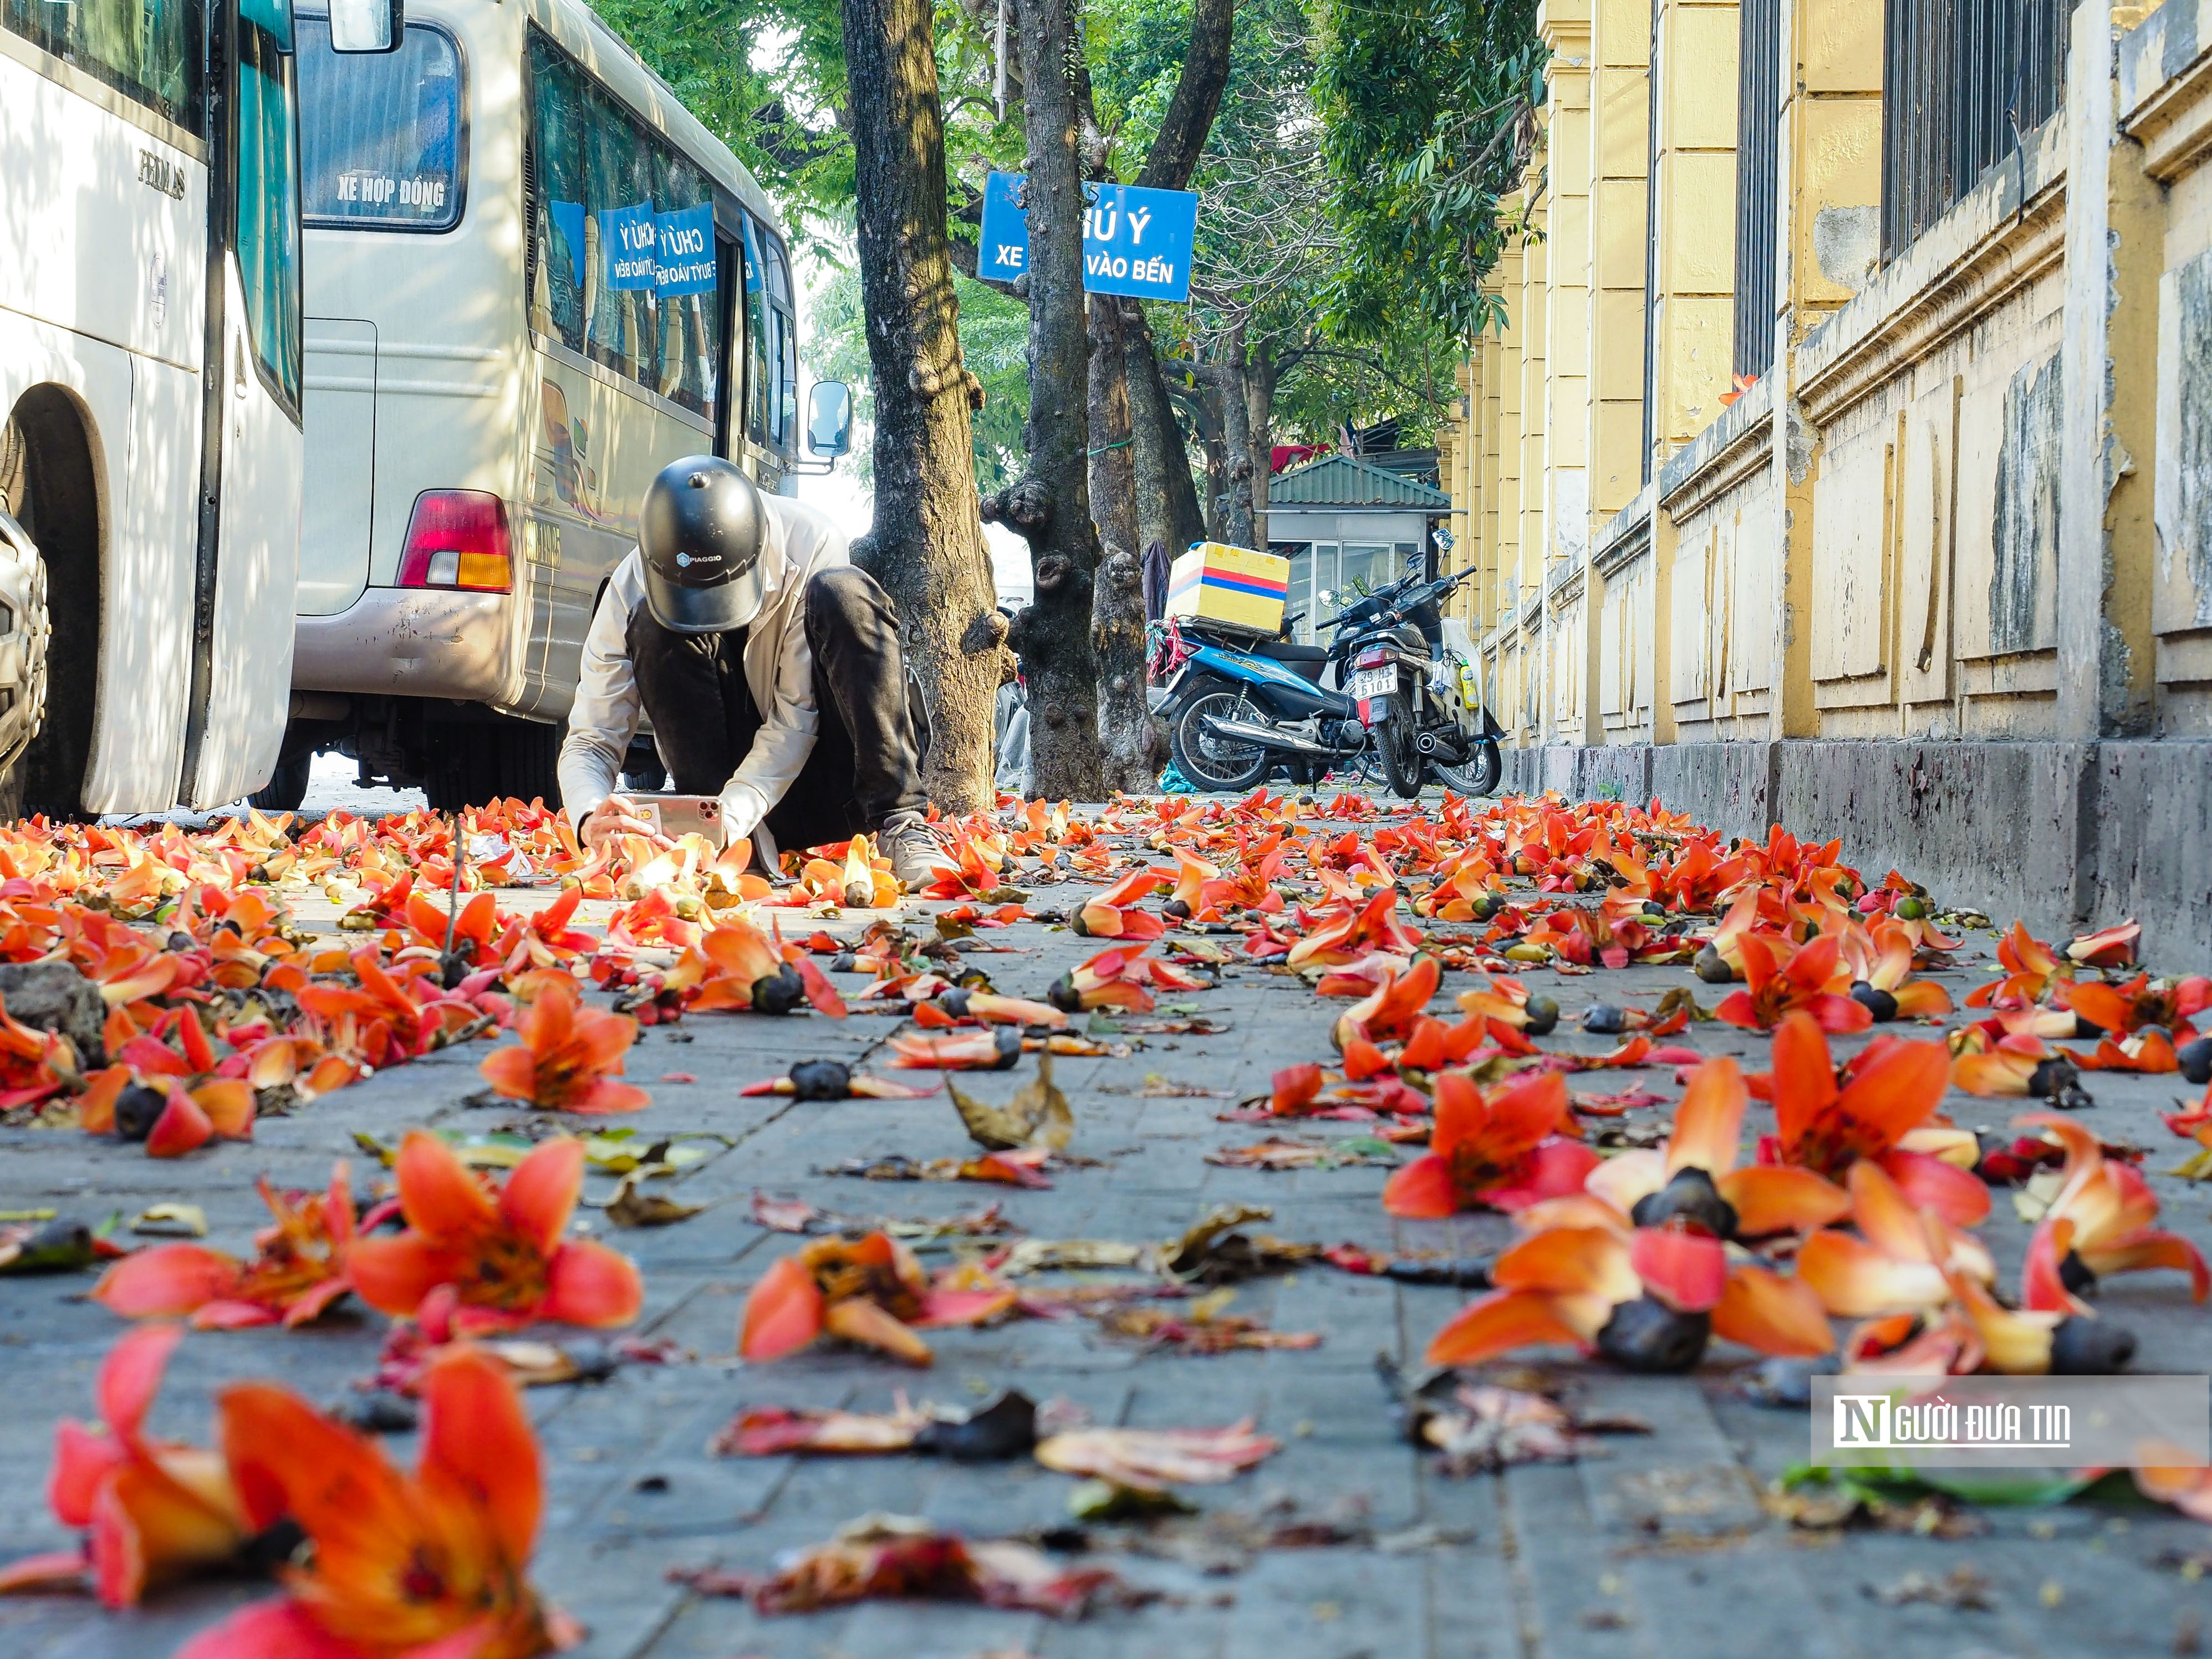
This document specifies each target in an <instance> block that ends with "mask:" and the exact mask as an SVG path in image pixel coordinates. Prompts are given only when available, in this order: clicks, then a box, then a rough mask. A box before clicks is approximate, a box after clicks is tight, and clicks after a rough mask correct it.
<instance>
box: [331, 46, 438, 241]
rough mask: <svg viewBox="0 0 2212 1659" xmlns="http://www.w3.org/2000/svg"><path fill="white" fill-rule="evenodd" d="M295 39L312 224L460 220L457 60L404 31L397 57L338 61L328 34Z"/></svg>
mask: <svg viewBox="0 0 2212 1659" xmlns="http://www.w3.org/2000/svg"><path fill="white" fill-rule="evenodd" d="M299 32H300V160H301V172H302V173H304V174H305V178H304V179H303V180H302V182H303V184H304V185H305V191H304V199H303V201H302V204H301V205H302V206H303V208H304V210H305V211H306V215H307V222H308V223H309V224H311V225H341V226H355V227H374V228H378V229H394V228H408V229H422V230H448V229H451V228H453V226H454V225H456V224H458V223H459V222H460V217H461V191H462V185H463V179H462V173H461V166H462V158H461V57H460V52H459V50H457V49H456V48H455V46H454V45H453V41H452V40H451V39H449V38H448V37H447V35H445V34H444V33H441V31H439V30H437V29H434V28H427V27H423V26H422V25H421V24H410V25H409V26H408V28H407V33H406V34H405V36H404V39H403V40H402V43H401V45H400V48H399V50H398V52H389V53H384V54H376V55H363V56H356V55H351V54H349V55H347V56H344V57H340V56H339V55H338V54H337V53H336V52H332V51H331V26H330V23H329V22H328V21H327V20H325V19H324V18H320V17H306V16H303V17H301V19H300V20H299Z"/></svg>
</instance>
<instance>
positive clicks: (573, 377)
mask: <svg viewBox="0 0 2212 1659" xmlns="http://www.w3.org/2000/svg"><path fill="white" fill-rule="evenodd" d="M528 361H529V362H532V363H533V364H534V365H535V366H536V372H537V375H538V401H539V418H538V432H537V434H536V438H537V442H536V443H535V444H534V445H533V449H534V451H535V463H536V464H535V465H533V466H532V471H531V481H530V490H531V511H532V516H533V518H535V519H536V520H538V529H537V531H536V532H535V533H534V536H533V540H534V543H535V548H536V555H535V558H534V559H533V568H532V587H533V592H532V611H531V654H532V674H531V703H530V705H529V708H530V712H532V713H535V714H542V715H544V716H545V717H547V718H549V719H553V720H558V719H561V718H562V717H563V716H564V715H566V714H568V705H569V704H570V703H571V702H574V700H575V694H576V678H577V675H578V673H579V672H580V667H581V663H582V659H583V649H584V635H585V634H586V632H588V631H589V629H590V628H591V625H592V610H593V608H594V607H595V606H596V605H598V603H599V589H600V587H601V586H603V585H604V584H605V581H606V580H607V578H608V577H609V576H611V575H612V574H614V568H615V566H616V565H617V564H618V563H620V562H622V559H623V556H624V555H626V554H627V553H628V552H629V550H630V548H631V547H632V546H634V545H635V543H636V541H637V513H638V507H639V505H640V504H641V502H642V501H644V499H645V487H646V485H647V484H648V483H652V482H653V474H654V473H655V472H656V471H659V468H660V466H661V465H664V464H665V462H667V461H670V460H673V459H675V458H676V456H677V455H678V454H680V453H683V452H682V451H680V450H675V451H670V452H668V453H665V454H662V453H659V452H658V451H657V450H656V449H655V447H654V445H653V431H652V423H653V421H654V419H655V418H656V416H654V415H653V410H651V409H650V408H649V407H648V406H647V405H646V404H642V403H641V402H640V401H639V400H638V399H637V398H632V397H630V396H629V395H627V394H626V393H624V392H619V391H617V390H616V389H615V388H614V387H612V386H609V385H607V384H606V382H605V381H604V380H600V379H599V377H598V376H596V375H592V374H585V373H583V372H582V371H581V370H580V369H577V368H573V367H571V366H570V365H568V364H567V363H564V362H556V361H555V360H554V359H553V357H552V356H550V354H549V353H540V352H532V354H531V355H530V357H529V359H528ZM564 430H565V434H566V435H565V439H564V438H563V436H562V433H563V431H564Z"/></svg>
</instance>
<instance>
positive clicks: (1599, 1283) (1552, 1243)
mask: <svg viewBox="0 0 2212 1659" xmlns="http://www.w3.org/2000/svg"><path fill="white" fill-rule="evenodd" d="M1547 1208H1548V1210H1549V1212H1551V1213H1552V1214H1554V1215H1556V1216H1558V1217H1559V1225H1551V1226H1545V1227H1542V1228H1541V1229H1540V1230H1539V1231H1534V1232H1532V1233H1531V1234H1530V1235H1529V1236H1528V1237H1526V1238H1524V1239H1522V1241H1521V1242H1520V1243H1517V1244H1516V1245H1514V1246H1513V1248H1512V1249H1509V1250H1507V1251H1506V1252H1505V1253H1504V1255H1501V1256H1499V1257H1498V1261H1497V1262H1496V1264H1495V1265H1494V1266H1493V1267H1492V1269H1491V1282H1492V1284H1493V1285H1496V1286H1497V1287H1498V1288H1497V1289H1495V1290H1493V1291H1491V1292H1490V1293H1489V1294H1488V1295H1486V1296H1481V1297H1476V1298H1475V1299H1474V1301H1473V1302H1471V1303H1469V1304H1468V1305H1467V1306H1466V1307H1465V1308H1463V1309H1462V1310H1460V1312H1459V1313H1458V1314H1457V1315H1456V1316H1455V1317H1454V1318H1453V1319H1452V1320H1451V1321H1450V1322H1448V1323H1447V1324H1446V1325H1445V1326H1444V1328H1443V1329H1442V1330H1440V1331H1438V1332H1437V1334H1436V1335H1435V1337H1433V1338H1432V1339H1431V1340H1430V1343H1429V1347H1428V1353H1427V1359H1428V1363H1429V1364H1431V1365H1474V1364H1480V1363H1481V1362H1483V1361H1484V1360H1486V1359H1491V1358H1496V1357H1497V1356H1498V1355H1499V1354H1502V1353H1507V1352H1511V1351H1512V1350H1513V1349H1515V1348H1520V1347H1526V1346H1530V1345H1532V1344H1537V1343H1547V1344H1548V1343H1565V1344H1568V1345H1571V1346H1575V1347H1577V1348H1580V1349H1582V1350H1583V1351H1584V1352H1589V1350H1590V1349H1591V1348H1592V1347H1595V1349H1596V1350H1597V1351H1598V1352H1600V1353H1601V1354H1603V1355H1604V1356H1605V1357H1606V1358H1608V1359H1610V1360H1612V1361H1613V1363H1614V1364H1618V1365H1620V1366H1622V1367H1623V1368H1625V1369H1626V1370H1635V1371H1682V1370H1688V1369H1689V1368H1690V1367H1691V1366H1692V1365H1694V1364H1697V1363H1698V1360H1699V1358H1701V1357H1702V1356H1703V1355H1704V1353H1705V1345H1706V1342H1707V1341H1708V1340H1709V1339H1710V1338H1711V1337H1713V1336H1719V1337H1722V1338H1723V1339H1724V1340H1729V1341H1732V1342H1740V1343H1741V1344H1743V1345H1744V1346H1747V1347H1749V1348H1752V1349H1754V1350H1756V1351H1757V1352H1761V1353H1768V1354H1775V1355H1783V1356H1794V1357H1797V1358H1812V1357H1814V1356H1817V1355H1820V1354H1824V1353H1827V1352H1831V1351H1832V1349H1833V1348H1834V1346H1835V1337H1834V1334H1833V1333H1832V1332H1831V1331H1830V1330H1829V1328H1828V1322H1827V1319H1826V1315H1825V1314H1824V1313H1823V1312H1822V1310H1821V1308H1820V1301H1819V1299H1818V1298H1817V1297H1814V1295H1813V1294H1812V1292H1811V1291H1810V1290H1809V1289H1808V1288H1807V1287H1806V1286H1805V1285H1803V1284H1802V1282H1801V1281H1800V1280H1798V1279H1794V1278H1791V1277H1789V1276H1786V1275H1784V1274H1781V1273H1774V1272H1772V1271H1771V1270H1770V1269H1768V1268H1765V1267H1759V1266H1756V1265H1754V1264H1752V1263H1749V1262H1732V1261H1729V1259H1728V1256H1727V1254H1726V1251H1725V1249H1723V1245H1722V1243H1721V1241H1720V1240H1719V1239H1717V1238H1715V1237H1712V1236H1711V1234H1709V1233H1706V1232H1704V1231H1700V1230H1699V1229H1698V1228H1696V1227H1694V1226H1686V1225H1676V1224H1674V1223H1670V1224H1669V1225H1663V1226H1657V1227H1635V1228H1632V1227H1630V1225H1628V1218H1626V1216H1623V1215H1621V1214H1620V1212H1618V1211H1615V1210H1614V1209H1613V1207H1612V1206H1610V1205H1607V1204H1606V1203H1603V1202H1602V1201H1601V1200H1597V1199H1595V1198H1588V1197H1585V1198H1581V1199H1575V1198H1568V1199H1562V1200H1556V1201H1555V1202H1554V1204H1553V1206H1547Z"/></svg>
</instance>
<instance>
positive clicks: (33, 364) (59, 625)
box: [0, 0, 390, 816]
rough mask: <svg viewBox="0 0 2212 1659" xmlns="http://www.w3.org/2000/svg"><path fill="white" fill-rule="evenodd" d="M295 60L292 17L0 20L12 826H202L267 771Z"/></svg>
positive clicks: (7, 747) (292, 353) (296, 482)
mask: <svg viewBox="0 0 2212 1659" xmlns="http://www.w3.org/2000/svg"><path fill="white" fill-rule="evenodd" d="M386 21H390V20H389V19H388V18H387V20H386ZM347 27H348V28H349V30H350V29H352V28H354V27H357V23H356V21H349V22H348V24H347ZM292 53H293V21H292V12H291V5H290V0H0V420H3V421H4V424H0V766H4V768H5V771H4V775H0V811H4V812H5V814H6V815H8V816H13V815H14V814H15V812H17V811H21V810H26V809H27V810H32V811H48V812H53V813H79V812H140V811H157V810H160V809H162V808H166V807H168V806H170V805H173V804H175V803H177V802H179V801H182V802H185V803H186V804H188V805H192V806H196V807H209V806H214V805H219V804H221V803H222V802H225V801H229V800H234V799H237V798H238V797H239V796H240V795H242V794H244V793H246V791H247V790H249V789H251V788H253V787H256V786H258V785H259V784H261V783H262V782H263V781H264V780H265V779H266V778H267V777H268V776H269V775H270V769H272V768H273V767H274V766H275V764H276V760H277V757H278V749H279V744H280V741H281V739H282V738H283V732H284V724H285V714H286V707H287V699H288V692H289V685H290V679H291V639H290V629H289V617H290V612H291V610H292V583H293V573H294V569H295V564H296V562H297V558H298V551H299V528H300V495H301V472H300V467H301V436H300V418H301V416H300V400H301V297H300V208H299V173H298V168H297V109H298V100H297V96H296V88H295V72H294V58H293V55H292ZM41 589H43V598H42V597H41V591H40V590H41ZM49 627H50V630H51V631H50V632H49ZM42 711H43V716H44V718H43V722H42V723H41V720H40V714H41V712H42ZM34 733H35V735H33V734H34Z"/></svg>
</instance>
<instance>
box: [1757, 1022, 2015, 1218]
mask: <svg viewBox="0 0 2212 1659" xmlns="http://www.w3.org/2000/svg"><path fill="white" fill-rule="evenodd" d="M1950 1084H1951V1054H1950V1050H1949V1049H1948V1048H1945V1047H1944V1046H1943V1045H1942V1043H1940V1042H1887V1041H1883V1040H1877V1041H1876V1042H1875V1043H1874V1044H1873V1045H1871V1046H1870V1047H1869V1048H1868V1049H1867V1050H1866V1052H1865V1053H1864V1054H1862V1055H1860V1056H1859V1059H1858V1062H1857V1068H1856V1070H1855V1072H1854V1073H1853V1075H1852V1077H1851V1079H1850V1083H1849V1084H1848V1085H1844V1087H1842V1088H1840V1089H1838V1087H1837V1085H1836V1072H1835V1066H1834V1065H1833V1063H1832V1061H1831V1060H1830V1059H1829V1055H1828V1042H1827V1039H1826V1037H1824V1036H1821V1035H1820V1027H1819V1026H1817V1025H1815V1024H1814V1023H1813V1020H1812V1018H1811V1016H1809V1015H1808V1014H1804V1013H1793V1014H1791V1015H1790V1016H1789V1017H1788V1018H1785V1019H1784V1021H1783V1022H1782V1024H1781V1026H1780V1027H1779V1029H1778V1030H1776V1032H1775V1034H1774V1121H1775V1127H1776V1128H1777V1130H1778V1135H1777V1142H1778V1146H1779V1148H1780V1151H1781V1154H1782V1161H1783V1162H1784V1163H1785V1164H1799V1165H1802V1167H1803V1168H1805V1169H1808V1170H1813V1171H1814V1173H1816V1174H1819V1175H1824V1176H1827V1177H1828V1178H1829V1179H1830V1180H1831V1181H1835V1180H1840V1179H1842V1178H1843V1176H1844V1174H1845V1172H1846V1171H1847V1170H1849V1169H1850V1166H1851V1165H1852V1164H1854V1163H1856V1162H1857V1160H1858V1159H1860V1158H1874V1159H1876V1160H1877V1161H1879V1162H1880V1163H1881V1166H1882V1168H1883V1169H1884V1170H1887V1172H1888V1173H1889V1175H1890V1176H1891V1178H1892V1179H1893V1180H1894V1181H1895V1182H1897V1183H1898V1185H1899V1186H1900V1187H1902V1188H1904V1189H1905V1195H1906V1197H1907V1198H1908V1199H1909V1200H1911V1203H1912V1205H1913V1206H1914V1207H1916V1208H1917V1207H1921V1206H1933V1207H1934V1208H1935V1209H1936V1211H1937V1212H1938V1213H1940V1214H1941V1215H1942V1218H1944V1219H1945V1220H1946V1221H1948V1222H1950V1223H1951V1224H1952V1225H1954V1226H1961V1227H1971V1226H1972V1225H1974V1224H1975V1223H1977V1222H1978V1221H1980V1220H1981V1219H1982V1218H1983V1217H1984V1216H1985V1215H1987V1214H1988V1213H1989V1212H1990V1193H1989V1188H1986V1187H1984V1185H1983V1184H1982V1182H1981V1181H1980V1179H1979V1178H1978V1176H1975V1174H1974V1173H1973V1171H1972V1169H1971V1168H1966V1169H1961V1168H1960V1167H1959V1166H1958V1165H1957V1164H1953V1163H1951V1162H1949V1161H1948V1159H1947V1158H1942V1157H1938V1156H1936V1155H1935V1154H1934V1153H1932V1152H1928V1151H1923V1150H1921V1149H1919V1148H1918V1147H1916V1146H1911V1145H1909V1144H1906V1143H1907V1142H1908V1140H1910V1139H1922V1140H1924V1141H1927V1142H1929V1143H1930V1144H1934V1143H1936V1142H1941V1143H1942V1144H1943V1146H1944V1147H1945V1149H1946V1150H1947V1151H1948V1150H1949V1149H1950V1146H1951V1143H1952V1142H1953V1141H1954V1140H1955V1141H1956V1142H1957V1144H1958V1145H1959V1146H1960V1147H1961V1148H1963V1150H1964V1152H1965V1153H1966V1156H1967V1157H1968V1158H1972V1156H1973V1155H1974V1146H1973V1138H1972V1136H1971V1135H1970V1134H1967V1133H1966V1132H1965V1131H1963V1130H1962V1131H1959V1132H1957V1133H1956V1135H1955V1136H1954V1134H1952V1133H1950V1132H1948V1131H1942V1130H1941V1129H1940V1128H1939V1127H1936V1126H1931V1125H1929V1121H1928V1120H1929V1118H1930V1117H1932V1116H1933V1115H1935V1112H1936V1106H1937V1104H1938V1103H1940V1102H1941V1101H1942V1098H1943V1095H1944V1091H1946V1090H1947V1089H1948V1088H1949V1087H1950Z"/></svg>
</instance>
